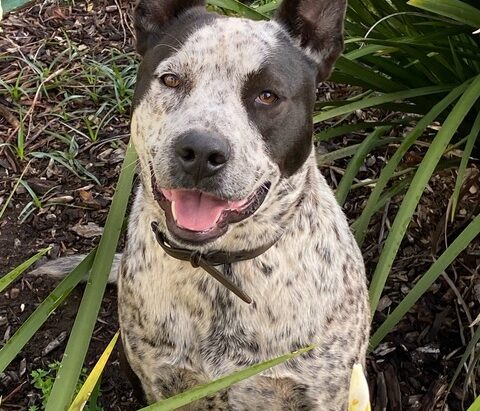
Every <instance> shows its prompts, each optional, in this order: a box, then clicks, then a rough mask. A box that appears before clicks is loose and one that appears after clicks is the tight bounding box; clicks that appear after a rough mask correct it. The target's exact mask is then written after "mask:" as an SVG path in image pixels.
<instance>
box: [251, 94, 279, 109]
mask: <svg viewBox="0 0 480 411" xmlns="http://www.w3.org/2000/svg"><path fill="white" fill-rule="evenodd" d="M277 100H278V96H277V95H276V94H274V93H272V92H271V91H269V90H263V91H262V92H261V93H260V94H259V95H258V97H257V98H256V99H255V101H256V102H257V103H260V104H264V105H266V106H271V105H272V104H274V103H276V101H277Z"/></svg>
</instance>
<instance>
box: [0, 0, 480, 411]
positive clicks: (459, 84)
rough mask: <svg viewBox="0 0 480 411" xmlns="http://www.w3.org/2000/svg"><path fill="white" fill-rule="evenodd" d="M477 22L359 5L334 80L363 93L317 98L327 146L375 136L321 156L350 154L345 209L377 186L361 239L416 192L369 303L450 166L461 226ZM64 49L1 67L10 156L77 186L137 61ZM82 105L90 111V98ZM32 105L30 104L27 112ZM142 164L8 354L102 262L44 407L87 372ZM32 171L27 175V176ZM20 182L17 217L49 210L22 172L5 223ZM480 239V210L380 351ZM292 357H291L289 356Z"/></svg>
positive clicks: (468, 356) (122, 108)
mask: <svg viewBox="0 0 480 411" xmlns="http://www.w3.org/2000/svg"><path fill="white" fill-rule="evenodd" d="M209 3H210V5H211V7H213V8H215V9H216V10H220V11H223V12H225V13H227V14H240V15H242V16H245V17H248V18H253V19H266V18H269V16H271V14H272V13H273V12H274V10H275V8H276V7H277V3H275V2H272V1H257V2H254V3H253V4H252V6H250V7H249V6H246V5H243V4H241V3H239V2H237V1H235V0H211V1H210V2H209ZM2 4H3V3H2ZM479 27H480V9H479V8H478V6H477V5H476V3H475V2H474V1H465V2H461V1H458V0H440V1H438V0H435V1H434V0H410V1H409V2H408V4H407V3H406V2H404V1H400V0H391V1H389V2H385V1H383V0H368V1H360V0H351V1H350V6H349V10H348V13H347V21H346V32H347V38H346V51H345V54H344V56H343V57H341V58H340V59H339V61H338V63H337V66H336V70H335V72H334V73H333V77H332V78H333V80H334V81H337V82H339V83H344V84H350V85H352V86H355V87H357V88H358V90H359V91H358V93H357V94H355V95H354V96H353V97H351V98H350V99H348V100H346V101H345V100H341V101H327V102H324V103H321V104H318V111H317V112H316V113H315V115H314V117H313V122H314V123H315V124H316V125H317V126H319V125H320V123H324V122H326V121H335V126H334V127H331V128H328V129H325V130H321V129H320V128H318V129H317V130H316V139H317V140H318V141H327V140H330V141H331V140H332V139H334V138H337V137H339V136H342V135H344V134H350V133H361V132H363V133H364V136H365V137H364V139H363V140H362V141H360V143H358V144H357V145H352V146H350V147H346V148H342V149H340V150H337V151H335V152H332V153H328V154H325V155H321V156H319V157H318V158H319V161H321V162H324V161H327V160H328V161H332V160H338V159H342V158H346V157H350V156H351V157H352V158H351V160H350V161H349V163H348V166H347V168H346V170H345V173H344V174H343V177H342V179H341V181H340V184H339V186H338V188H337V192H336V195H337V199H338V200H339V202H340V203H344V202H345V201H347V199H348V198H349V193H352V191H353V190H355V189H358V188H363V189H365V188H366V187H367V188H368V189H369V190H370V191H369V195H368V199H367V201H366V204H365V206H364V208H363V211H362V213H361V215H360V217H359V218H358V219H357V220H356V221H355V222H354V223H353V229H354V233H355V237H356V239H357V241H358V242H359V244H363V242H364V240H365V237H366V235H367V233H368V231H369V229H370V228H371V224H372V222H373V221H374V217H375V216H376V215H377V213H378V212H379V211H381V210H382V208H384V207H385V205H386V204H387V203H388V202H389V200H390V199H391V198H393V197H394V196H396V195H399V194H403V193H405V194H403V201H402V202H401V205H400V207H399V209H398V211H397V213H396V216H395V218H394V221H393V224H392V226H391V227H389V230H388V235H387V237H386V240H385V242H384V243H382V251H381V254H380V256H379V260H378V263H377V266H376V268H375V270H374V274H373V278H372V280H371V284H370V300H371V306H372V311H373V312H374V313H375V311H376V308H377V305H378V302H379V300H380V298H381V296H382V294H383V293H384V290H385V285H386V284H387V283H388V281H389V276H390V275H391V273H392V266H394V264H395V261H396V259H397V255H398V251H399V249H400V248H401V246H402V243H403V241H404V240H405V235H406V232H407V229H408V227H409V224H410V222H411V220H412V216H413V215H414V213H415V212H416V210H417V208H418V205H419V202H420V200H421V198H422V195H423V193H424V191H425V189H426V187H427V185H428V183H429V181H431V179H432V177H433V176H435V173H436V172H437V171H438V170H440V169H444V168H446V167H448V168H456V169H457V170H458V171H457V180H456V183H455V187H454V190H453V193H452V196H451V207H450V210H449V214H448V217H449V218H450V220H452V221H453V220H455V219H456V218H457V217H458V214H457V213H458V203H459V201H460V200H461V193H462V188H463V187H464V184H465V179H466V171H467V169H468V167H469V164H471V156H472V153H473V151H474V149H475V147H476V146H478V136H479V132H480V114H478V112H479V110H480V103H479V101H478V99H479V96H480V57H479V54H478V49H479V47H480V36H478V35H477V36H475V35H472V32H473V31H474V30H476V29H478V28H479ZM46 41H47V40H46ZM62 44H63V46H62V48H61V49H60V50H59V52H58V53H57V55H56V57H55V58H54V59H53V60H52V61H48V62H47V61H44V60H41V59H39V58H37V57H36V56H35V55H27V54H24V53H22V51H21V50H20V51H19V52H18V54H16V55H15V56H10V55H8V54H0V62H1V63H4V64H11V65H12V66H13V67H14V68H15V69H14V70H12V74H11V75H9V76H8V77H7V78H5V79H3V78H2V79H0V85H1V86H2V88H3V91H1V92H0V93H2V94H3V96H4V97H5V98H8V100H9V101H10V102H11V103H12V105H13V108H14V111H15V113H17V114H18V117H19V126H18V127H17V128H16V129H15V130H14V133H13V134H12V136H11V138H10V139H9V140H8V141H7V142H5V143H3V144H2V146H1V147H0V150H9V153H10V154H11V155H12V156H14V157H15V158H16V159H17V160H18V161H19V162H20V163H21V164H25V163H27V164H28V162H29V161H39V160H44V161H47V162H54V163H56V164H59V165H60V166H61V167H63V168H64V169H65V170H68V172H70V173H72V174H73V175H75V176H77V177H78V178H81V179H85V180H89V181H93V182H95V183H97V184H99V183H100V181H99V179H98V177H97V176H96V175H95V174H94V172H92V171H90V170H89V169H88V167H87V165H86V164H85V163H84V160H81V159H80V158H79V152H80V147H83V146H85V145H90V146H95V145H98V144H102V142H103V141H104V140H105V138H106V137H107V135H105V133H106V130H108V126H109V125H110V124H112V123H113V122H115V121H117V119H118V118H119V117H122V118H123V117H125V114H126V113H127V112H128V110H129V107H130V106H131V99H132V93H133V86H134V78H135V70H136V59H135V57H134V55H133V54H128V53H127V54H125V53H123V52H122V51H120V50H118V49H116V48H111V49H109V50H106V51H103V52H102V53H101V54H100V55H99V56H96V58H92V57H91V56H90V55H89V54H88V53H87V50H85V49H83V48H82V47H81V45H79V44H75V43H74V42H73V41H72V40H71V39H70V38H69V37H68V35H67V34H65V37H64V39H63V40H62ZM50 100H51V101H54V102H55V103H54V105H53V107H50V110H49V111H48V112H46V113H43V114H39V113H38V111H39V108H38V106H39V104H40V103H41V102H48V101H50ZM85 100H87V101H89V102H91V104H80V102H83V101H85ZM26 102H28V103H29V105H28V107H29V108H28V109H26V107H27V105H26V104H25V103H26ZM372 109H380V110H383V111H386V112H392V111H393V112H395V113H396V114H397V115H396V116H395V118H394V119H393V120H392V119H388V120H384V121H382V120H379V121H372V122H359V123H355V124H352V122H351V120H352V116H353V114H352V113H355V112H361V111H364V110H372ZM34 117H35V118H36V119H39V120H40V121H41V123H42V126H41V127H40V130H41V133H44V134H45V135H47V136H48V141H49V144H47V146H45V147H41V150H39V149H38V148H34V149H32V145H33V144H32V140H33V139H32V133H33V132H34V130H33V129H34V127H33V126H32V119H33V118H34ZM434 123H436V124H441V127H440V128H439V129H438V128H437V129H436V130H434V131H432V128H431V127H430V126H431V125H432V124H434ZM405 126H407V127H408V129H407V132H405V133H404V135H402V136H401V137H400V138H395V137H388V136H387V134H388V133H389V132H390V131H391V130H397V129H399V130H404V129H403V127H405ZM37 129H38V127H37ZM367 130H368V133H367V132H366V131H367ZM108 137H109V136H108ZM110 144H112V145H114V144H115V139H113V140H110ZM425 145H426V146H427V147H428V149H427V150H426V153H425V155H424V156H423V158H422V160H421V162H420V163H419V164H418V165H416V166H415V167H405V164H404V161H405V155H406V154H407V153H408V151H409V150H411V148H412V147H414V146H425ZM387 146H388V147H395V151H394V152H393V154H392V156H391V157H390V158H389V161H388V163H387V164H386V165H385V166H384V167H383V169H382V170H381V172H380V175H379V176H377V177H376V178H372V179H369V180H368V181H358V180H357V178H356V176H357V175H358V172H359V170H360V168H361V166H362V165H363V164H364V161H365V158H367V156H368V155H369V154H370V153H371V152H372V150H375V149H378V148H379V147H387ZM453 149H455V150H456V151H460V152H461V154H460V159H459V161H455V162H449V161H447V160H446V159H447V157H448V154H449V153H450V152H451V151H452V150H453ZM134 163H135V154H134V152H133V149H132V147H129V150H128V152H127V155H126V159H125V162H124V167H123V171H122V174H121V177H120V180H119V183H118V185H117V190H116V195H115V198H114V201H113V203H112V207H111V210H110V213H109V218H108V220H107V224H106V226H105V234H104V235H103V237H102V240H101V242H100V245H99V249H98V252H97V254H95V253H92V254H90V255H89V257H88V258H87V260H85V261H84V262H83V263H82V264H81V265H80V266H79V267H78V268H77V269H76V270H74V272H72V273H71V275H70V276H69V277H67V278H66V279H65V280H64V281H63V282H62V283H60V284H59V286H58V287H57V288H56V289H55V290H54V291H53V292H52V294H51V295H50V296H49V297H47V299H46V300H45V301H44V302H42V303H41V304H40V306H39V307H38V308H37V310H36V311H35V312H34V313H33V314H32V315H31V316H30V317H29V318H28V319H27V320H26V322H25V323H24V324H23V325H22V326H21V327H20V329H19V330H17V332H16V333H15V334H14V335H13V336H12V337H11V338H10V340H8V342H7V343H6V344H5V345H4V347H3V348H2V349H1V350H0V370H3V369H5V368H6V367H7V366H8V364H9V363H10V362H11V361H12V360H13V358H14V357H15V355H16V354H17V353H18V352H19V351H20V350H21V349H22V348H23V347H24V345H25V344H26V343H27V342H28V340H29V339H30V338H31V337H32V335H33V334H34V333H35V332H36V331H37V330H38V328H39V327H40V326H41V325H42V324H43V323H44V322H45V321H46V319H47V318H48V316H49V315H50V314H51V312H52V310H53V309H54V308H55V307H57V306H58V305H59V304H60V302H61V301H63V300H64V299H65V298H66V297H67V296H68V293H69V292H70V291H71V290H72V289H73V287H74V286H75V285H76V284H77V283H78V282H79V281H80V279H81V278H82V276H83V275H84V274H85V273H86V272H87V271H88V270H89V268H90V267H91V265H92V263H93V265H94V268H95V270H94V271H95V273H96V275H95V276H92V277H91V281H89V283H88V285H87V289H86V291H85V294H84V297H83V300H82V304H81V307H80V309H79V314H78V316H77V320H76V322H75V325H74V328H73V330H72V334H71V336H70V339H69V342H68V344H67V349H66V352H65V356H64V359H63V361H62V363H61V366H59V370H58V375H59V376H60V378H59V379H58V380H56V382H53V380H52V379H51V378H50V377H48V378H49V379H48V384H47V383H46V382H45V387H46V386H47V385H48V390H49V393H51V397H50V400H48V399H47V403H46V410H47V411H55V410H63V409H65V408H66V407H67V406H68V405H69V404H70V402H71V401H72V398H73V396H74V393H75V390H76V388H77V385H78V381H79V378H81V377H80V375H81V370H82V366H83V362H84V358H85V354H86V352H87V349H88V344H89V341H90V338H91V335H92V331H93V325H94V323H95V320H96V317H97V314H98V309H99V304H100V302H101V299H102V296H103V291H104V289H105V284H106V277H107V275H108V272H109V270H110V265H111V261H112V258H113V252H114V250H115V248H116V245H117V241H118V238H119V235H120V231H121V227H122V223H123V217H124V214H125V208H126V203H127V200H128V196H129V193H130V191H131V186H132V179H133V165H134ZM26 170H27V167H25V168H24V172H25V171H26ZM20 185H22V186H23V187H24V188H25V189H26V190H27V193H28V194H29V196H30V198H31V201H30V202H29V203H27V205H26V206H25V207H24V208H23V210H22V212H21V213H20V217H21V218H22V219H23V220H26V219H28V218H29V217H30V216H31V215H32V214H33V213H35V212H36V210H39V209H42V208H44V207H45V205H46V204H49V203H48V199H47V197H42V196H39V195H37V194H36V193H35V192H34V190H33V189H31V187H29V185H28V183H26V181H25V180H24V179H23V173H22V175H21V176H20V177H19V178H18V179H17V181H16V183H15V185H14V188H13V191H12V192H11V194H10V195H9V197H8V198H7V201H6V202H5V203H4V205H3V206H2V210H1V211H0V219H1V218H2V215H3V213H4V211H5V209H6V207H7V205H8V204H9V203H10V202H11V201H12V199H14V195H15V191H16V190H17V188H18V187H19V186H20ZM479 233H480V216H478V215H476V216H475V215H473V216H472V217H471V219H470V220H468V221H466V222H465V225H464V227H463V230H462V231H461V232H460V234H458V235H457V236H456V238H455V239H454V240H453V242H452V243H451V244H450V245H448V246H446V247H445V250H444V251H443V252H442V253H441V254H440V256H438V258H437V256H432V261H433V262H432V264H431V266H430V267H429V268H428V269H427V270H426V271H425V273H424V274H423V275H422V276H421V277H420V278H418V280H417V281H416V283H415V284H412V289H411V290H410V291H409V292H408V293H407V294H406V295H405V296H404V297H403V298H402V300H401V301H400V302H399V304H398V305H397V306H396V307H395V308H394V309H393V310H392V311H391V312H390V313H389V315H387V317H386V319H385V320H384V321H383V322H382V323H381V324H380V325H379V327H378V328H376V329H375V330H374V333H373V336H372V339H371V349H374V348H375V347H376V346H377V345H378V344H379V343H380V342H381V341H383V339H384V338H385V337H386V336H387V335H388V334H389V333H390V332H391V331H392V330H393V329H394V328H395V326H396V325H397V324H398V322H399V321H401V320H402V318H404V316H405V315H406V314H407V313H408V312H409V311H410V310H411V309H412V307H414V305H415V304H416V302H417V301H418V300H419V299H421V298H422V297H423V296H424V295H425V293H426V292H427V291H428V290H429V288H430V287H431V285H432V284H433V283H434V282H435V281H436V280H437V279H438V278H439V276H440V275H442V274H443V273H444V272H445V270H447V269H448V267H449V265H451V264H452V262H453V261H455V259H456V258H458V256H459V255H460V253H461V252H462V251H463V250H465V248H467V247H468V246H469V245H470V244H471V243H472V242H473V241H474V239H475V238H476V237H477V236H478V235H479ZM44 252H45V250H42V251H40V252H39V254H37V256H34V257H32V259H30V260H28V261H27V262H25V263H24V264H23V265H21V266H20V267H19V268H17V269H15V270H13V271H12V272H11V273H9V274H8V275H7V276H5V277H3V278H2V279H1V280H0V286H1V285H2V284H3V288H5V287H6V286H8V284H9V283H10V282H11V281H13V280H14V279H15V278H17V276H18V275H21V273H22V272H23V271H24V270H25V269H26V268H27V267H28V266H29V265H30V264H31V263H32V261H33V260H35V259H37V258H38V256H39V255H40V254H41V253H44ZM12 273H13V274H12ZM3 288H2V289H3ZM473 328H474V329H472V334H473V336H472V338H471V339H470V341H469V342H468V344H467V346H466V347H465V352H464V353H463V356H462V357H461V358H460V360H459V364H458V367H457V369H456V371H455V374H454V376H453V377H452V380H451V384H450V389H451V388H452V385H453V383H454V382H455V381H456V380H457V378H458V377H459V375H460V373H461V370H462V368H466V369H467V372H466V374H467V376H466V378H465V383H464V386H465V392H466V391H467V390H468V385H470V387H471V388H472V389H471V392H475V381H474V380H475V373H474V371H473V370H474V369H475V366H476V365H477V364H478V361H479V356H478V349H477V350H476V345H477V343H478V341H479V338H480V331H479V330H480V327H479V326H478V324H477V325H476V326H473ZM288 358H290V357H289V356H286V357H284V358H282V359H281V361H285V360H287V359H288ZM275 361H280V359H277V360H275ZM276 363H278V362H275V364H276ZM273 364H274V363H273V362H272V363H266V364H262V365H258V366H254V367H252V368H250V369H248V370H245V371H244V372H240V373H237V374H236V375H232V376H229V377H225V378H224V379H221V380H218V381H214V382H212V383H211V384H208V385H206V386H203V387H197V388H195V389H194V390H192V391H190V392H188V393H185V394H181V395H179V396H176V397H172V398H170V399H168V400H165V402H163V403H159V404H156V405H152V406H150V407H147V408H145V409H152V410H153V409H174V408H175V407H178V406H180V405H184V404H187V403H189V402H190V401H193V400H194V399H198V398H200V395H201V396H203V395H208V394H211V393H213V392H216V391H217V390H220V389H223V388H225V387H228V386H229V385H230V384H232V383H233V382H234V381H238V380H239V378H247V377H248V376H249V375H253V374H254V373H256V372H259V370H260V369H264V367H268V366H272V365H273ZM255 367H257V368H255ZM43 372H47V373H48V372H49V371H45V370H43ZM41 378H42V379H40V377H38V376H37V380H38V381H40V382H38V385H42V384H44V383H43V382H42V381H47V379H46V378H47V377H46V375H44V376H43V377H41ZM37 380H36V381H37ZM472 381H473V382H472ZM42 390H43V388H42ZM478 404H479V399H477V400H476V401H475V403H474V404H473V405H472V406H471V409H472V410H477V409H479V406H478ZM169 407H170V408H169ZM475 407H476V408H475Z"/></svg>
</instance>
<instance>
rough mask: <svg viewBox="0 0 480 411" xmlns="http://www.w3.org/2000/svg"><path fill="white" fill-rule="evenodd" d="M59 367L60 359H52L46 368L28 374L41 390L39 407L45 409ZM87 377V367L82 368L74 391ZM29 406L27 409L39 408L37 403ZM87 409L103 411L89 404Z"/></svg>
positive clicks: (89, 410) (35, 385)
mask: <svg viewBox="0 0 480 411" xmlns="http://www.w3.org/2000/svg"><path fill="white" fill-rule="evenodd" d="M59 369H60V361H54V362H52V363H50V364H48V365H47V368H46V369H42V368H38V369H36V370H33V371H32V372H31V374H30V376H31V377H32V384H33V386H34V387H35V388H36V389H37V390H39V391H40V392H41V399H42V406H41V409H42V410H43V409H45V406H46V404H47V402H48V399H49V398H50V395H51V393H52V388H53V384H54V382H55V378H56V375H57V374H58V370H59ZM86 379H87V369H86V368H83V369H82V371H81V374H80V378H79V379H78V381H77V384H76V387H75V393H77V392H79V391H80V389H81V388H82V385H83V384H84V382H85V380H86ZM32 407H33V408H32ZM32 407H30V409H29V410H39V409H40V408H38V406H37V405H34V406H32ZM89 407H90V408H89V409H88V411H103V408H102V407H100V406H98V405H97V404H95V405H89Z"/></svg>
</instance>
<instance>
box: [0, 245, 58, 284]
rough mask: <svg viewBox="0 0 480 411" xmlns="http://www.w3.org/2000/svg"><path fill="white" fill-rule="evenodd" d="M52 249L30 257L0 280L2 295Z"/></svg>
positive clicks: (48, 248)
mask: <svg viewBox="0 0 480 411" xmlns="http://www.w3.org/2000/svg"><path fill="white" fill-rule="evenodd" d="M51 248H52V247H47V248H42V249H41V250H40V251H39V252H38V253H37V254H35V255H34V256H32V257H30V258H29V259H28V260H27V261H24V262H23V263H22V264H20V265H19V266H18V267H15V268H14V269H13V270H12V271H10V272H9V273H7V274H5V275H4V276H3V277H2V278H0V293H1V292H2V291H3V290H5V288H7V287H8V286H9V285H10V284H11V283H12V282H13V281H15V279H16V278H17V277H18V276H19V275H21V274H22V273H23V272H24V271H25V270H26V269H28V268H29V267H30V266H31V265H32V264H34V263H36V262H37V261H38V260H40V258H42V257H43V256H44V255H45V254H47V253H48V252H49V251H50V250H51Z"/></svg>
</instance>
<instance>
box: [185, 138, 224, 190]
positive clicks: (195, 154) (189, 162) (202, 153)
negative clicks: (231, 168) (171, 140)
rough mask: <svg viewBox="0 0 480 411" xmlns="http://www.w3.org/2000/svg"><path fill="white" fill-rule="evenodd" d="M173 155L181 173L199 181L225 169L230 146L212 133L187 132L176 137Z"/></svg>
mask: <svg viewBox="0 0 480 411" xmlns="http://www.w3.org/2000/svg"><path fill="white" fill-rule="evenodd" d="M175 153H176V157H177V160H178V162H179V163H180V165H181V167H182V169H183V171H185V173H187V174H189V175H191V176H193V177H194V178H195V179H196V180H197V181H199V180H201V179H202V178H205V177H211V176H213V175H214V174H216V173H218V172H219V171H220V170H221V169H222V168H223V167H225V164H226V163H227V161H228V159H229V158H230V145H229V144H228V143H227V142H226V141H225V139H223V138H221V137H220V136H218V135H216V134H214V133H207V132H204V131H189V132H187V133H184V134H182V135H181V136H180V137H178V139H177V141H176V143H175Z"/></svg>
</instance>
